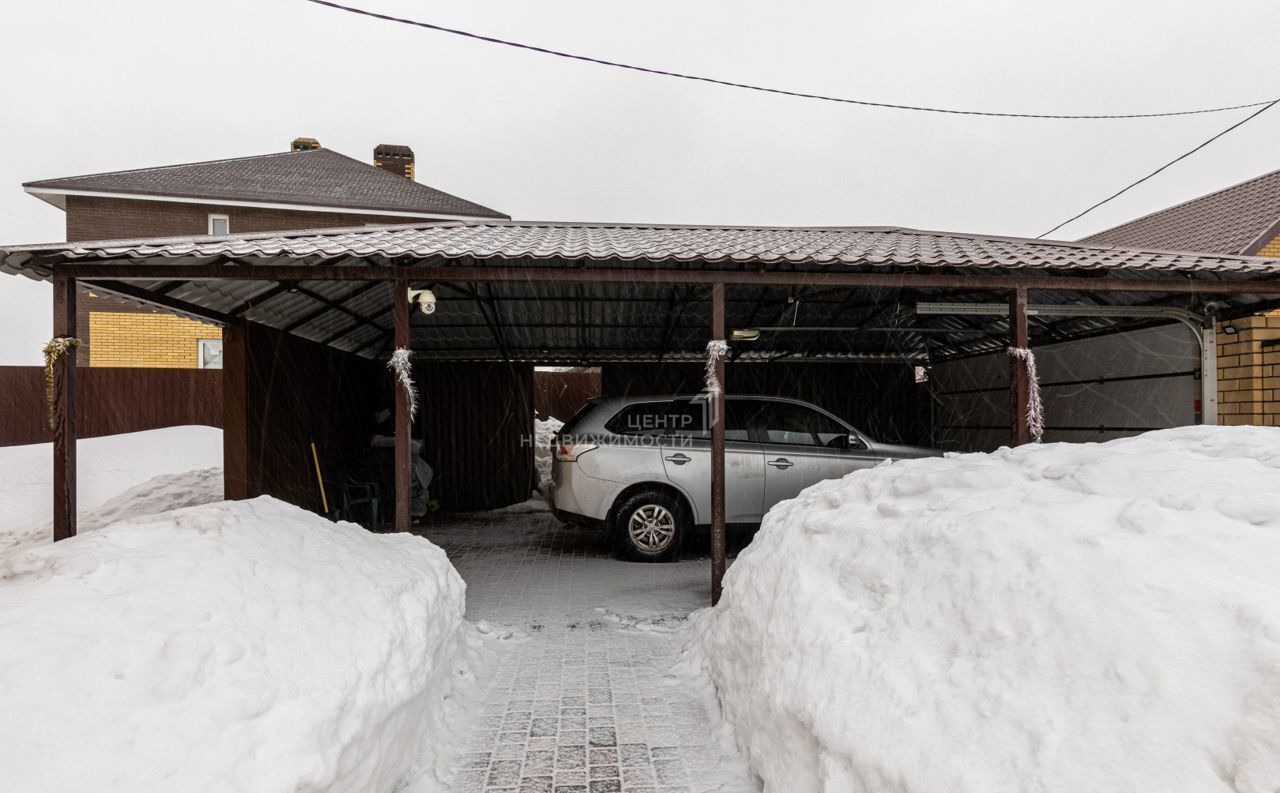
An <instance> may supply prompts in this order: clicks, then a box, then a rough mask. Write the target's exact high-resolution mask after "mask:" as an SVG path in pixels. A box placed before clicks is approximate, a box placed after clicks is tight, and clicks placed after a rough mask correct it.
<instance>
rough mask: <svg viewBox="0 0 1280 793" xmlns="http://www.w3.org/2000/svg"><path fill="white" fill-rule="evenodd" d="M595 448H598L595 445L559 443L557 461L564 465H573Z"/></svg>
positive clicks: (557, 445)
mask: <svg viewBox="0 0 1280 793" xmlns="http://www.w3.org/2000/svg"><path fill="white" fill-rule="evenodd" d="M594 448H596V445H595V444H594V443H558V444H556V459H557V460H559V461H560V462H562V463H572V462H574V461H576V460H577V459H578V458H579V457H581V456H582V455H584V454H586V453H587V452H589V451H591V450H592V449H594Z"/></svg>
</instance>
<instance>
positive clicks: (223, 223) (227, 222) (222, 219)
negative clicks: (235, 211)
mask: <svg viewBox="0 0 1280 793" xmlns="http://www.w3.org/2000/svg"><path fill="white" fill-rule="evenodd" d="M209 233H210V234H212V235H214V236H221V235H223V234H230V233H231V218H229V217H227V216H226V215H210V216H209Z"/></svg>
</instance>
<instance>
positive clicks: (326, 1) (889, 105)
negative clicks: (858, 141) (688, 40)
mask: <svg viewBox="0 0 1280 793" xmlns="http://www.w3.org/2000/svg"><path fill="white" fill-rule="evenodd" d="M306 2H308V3H314V4H316V5H320V6H326V7H328V8H334V9H337V10H339V11H347V12H349V13H352V14H360V15H361V16H366V17H372V18H374V19H381V20H384V21H386V22H398V23H400V24H402V25H413V26H415V27H419V28H426V29H427V30H434V31H437V32H440V33H449V34H452V35H454V36H462V37H464V38H468V39H473V40H475V41H483V42H487V43H489V44H500V45H502V46H504V47H514V48H516V49H521V50H528V51H529V52H538V53H542V54H543V55H554V56H556V57H557V58H568V59H570V60H575V61H581V62H584V63H594V64H596V65H597V66H611V67H613V68H615V69H629V70H630V71H633V72H642V73H644V74H654V75H658V76H660V77H676V78H679V79H681V80H695V81H697V82H702V83H711V84H712V85H721V86H725V87H728V88H742V89H745V90H748V91H760V92H762V93H767V94H778V95H781V96H790V97H796V98H798V99H817V100H820V101H823V102H839V103H841V104H846V105H861V106H863V107H879V108H886V109H890V110H910V111H913V112H917V113H945V114H948V115H954V116H989V117H993V118H1041V119H1068V120H1102V119H1106V120H1115V119H1130V118H1168V117H1170V116H1196V115H1202V114H1205V113H1224V112H1226V111H1229V110H1245V109H1247V108H1251V107H1262V106H1263V105H1266V106H1267V107H1270V106H1271V105H1273V104H1275V103H1276V102H1280V99H1274V100H1271V99H1267V100H1263V101H1260V102H1250V103H1248V104H1243V105H1228V106H1225V107H1207V108H1201V109H1198V110H1174V111H1170V112H1166V113H1110V114H1108V113H1097V114H1086V115H1076V114H1070V113H1000V112H993V111H986V110H957V109H954V108H944V107H926V106H923V105H906V104H897V103H894V102H873V101H870V100H867V99H849V98H847V97H839V96H826V95H824V94H811V93H805V92H803V91H788V90H785V89H782V88H767V87H765V86H760V85H751V84H749V83H738V82H733V81H732V80H720V79H717V78H714V77H703V76H700V75H696V74H682V73H680V72H671V71H666V70H663V69H653V68H650V67H648V66H636V65H635V64H630V63H619V62H617V61H607V60H604V59H602V58H593V57H591V56H589V55H576V54H574V53H572V52H562V51H560V50H553V49H548V48H547V47H539V46H536V45H534V44H524V43H522V42H518V41H508V40H506V39H500V38H495V37H493V36H485V35H481V34H479V33H472V32H470V31H467V30H459V29H457V28H449V27H445V26H443V25H436V24H433V23H431V22H421V21H419V20H414V19H404V18H401V17H394V16H390V15H388V14H380V13H378V12H376V11H368V10H365V9H363V8H354V7H352V6H345V5H341V4H339V3H334V2H331V1H330V0H306ZM1263 109H1264V110H1265V109H1266V108H1265V107H1264V108H1263Z"/></svg>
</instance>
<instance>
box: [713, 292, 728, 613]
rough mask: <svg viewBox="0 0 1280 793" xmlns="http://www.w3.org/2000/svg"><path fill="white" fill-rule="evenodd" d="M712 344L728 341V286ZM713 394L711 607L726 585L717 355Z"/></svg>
mask: <svg viewBox="0 0 1280 793" xmlns="http://www.w3.org/2000/svg"><path fill="white" fill-rule="evenodd" d="M711 340H712V341H724V340H725V331H724V284H722V283H715V284H712V285H711ZM713 366H714V367H715V375H716V383H717V385H718V386H719V387H718V388H716V390H715V391H714V392H712V394H711V605H713V606H714V605H715V604H716V603H719V602H720V590H721V588H722V586H723V582H724V568H725V561H724V557H725V548H724V546H725V527H724V356H723V355H721V354H719V353H716V356H715V362H714V364H713Z"/></svg>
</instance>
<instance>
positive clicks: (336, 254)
mask: <svg viewBox="0 0 1280 793" xmlns="http://www.w3.org/2000/svg"><path fill="white" fill-rule="evenodd" d="M406 267H407V268H410V271H411V273H412V275H413V278H414V280H415V284H416V285H419V286H430V287H432V288H434V289H435V290H436V291H437V294H438V297H439V300H440V303H439V306H440V308H439V311H437V312H436V313H435V314H433V315H431V316H422V315H418V314H415V316H414V320H413V322H414V342H413V344H414V349H415V352H416V353H417V354H418V355H419V356H420V357H423V358H427V359H470V360H483V359H499V358H510V359H515V360H526V361H535V362H547V363H550V362H583V363H600V362H605V361H610V360H655V359H681V358H689V359H699V360H700V359H701V358H702V356H703V354H704V345H705V340H706V327H707V320H708V310H709V309H708V307H707V305H706V301H705V296H704V295H703V294H702V290H701V289H700V288H699V284H700V283H701V282H702V281H704V280H706V279H707V278H711V277H714V278H717V279H720V280H722V281H723V282H725V283H726V285H727V289H726V292H727V294H726V310H727V314H728V317H727V320H728V324H729V326H730V327H738V328H760V329H762V333H761V336H760V338H759V340H757V341H754V342H743V343H740V344H738V345H736V349H735V355H737V356H738V357H739V358H740V359H751V358H764V359H775V358H779V357H785V358H797V359H809V358H846V359H847V358H871V359H897V360H917V361H919V360H940V359H945V358H949V357H956V356H960V355H967V354H974V353H979V352H985V351H990V350H997V349H1001V348H1003V347H1004V346H1005V345H1006V343H1007V341H1006V339H1005V335H1006V330H1005V329H1006V327H1007V325H1006V321H1005V320H1004V319H1003V318H998V317H995V318H993V317H986V318H984V317H960V316H956V317H952V316H928V317H924V316H916V315H915V314H914V312H913V311H912V307H913V306H914V304H915V303H916V302H917V301H932V302H937V301H956V302H975V301H981V300H985V299H989V298H990V294H991V291H992V290H993V289H1000V288H1002V286H1003V285H1004V284H1007V285H1008V288H1013V287H1015V286H1019V285H1027V286H1029V287H1030V288H1031V290H1032V291H1033V293H1034V294H1035V301H1036V302H1038V303H1072V302H1080V301H1084V302H1085V303H1086V304H1087V305H1092V306H1096V305H1169V306H1175V307H1178V308H1183V309H1191V310H1193V311H1196V312H1197V313H1201V312H1203V311H1204V310H1205V306H1206V305H1208V304H1212V305H1215V306H1216V307H1218V308H1220V309H1223V310H1227V311H1230V310H1236V311H1247V310H1249V309H1250V308H1251V307H1253V306H1262V305H1270V303H1265V304H1264V303H1259V302H1258V301H1259V295H1264V294H1271V295H1274V294H1280V280H1277V275H1280V260H1275V259H1261V258H1255V257H1247V256H1227V255H1215V254H1200V253H1187V252H1176V251H1152V250H1141V249H1131V248H1117V247H1110V246H1101V245H1090V244H1084V243H1073V242H1060V241H1048V240H1034V239H1024V238H1016V237H1004V236H994V235H974V234H956V233H949V232H934V231H919V230H912V229H903V228H893V227H835V228H831V227H822V228H761V227H708V226H658V225H627V224H589V223H528V222H514V221H512V222H503V221H464V222H447V223H434V224H415V225H396V226H377V227H360V228H351V229H330V230H313V231H299V232H288V233H262V234H245V235H235V236H228V237H178V238H164V239H149V240H109V241H102V242H72V243H54V244H47V245H32V246H19V247H10V248H4V249H0V271H4V272H10V273H21V274H24V275H28V276H31V277H36V278H48V277H50V276H51V275H52V274H53V272H54V270H55V269H57V270H59V271H60V272H65V273H69V274H77V277H80V278H82V279H83V281H84V282H85V283H86V284H90V285H92V288H94V289H96V290H100V291H104V292H114V293H116V294H120V295H123V296H125V297H129V298H132V299H136V300H139V301H145V302H148V303H152V304H155V305H160V306H162V307H165V308H168V309H170V310H173V311H176V312H177V313H182V314H187V315H190V316H196V317H200V318H203V319H207V320H213V321H220V322H225V321H232V320H234V319H236V318H244V319H248V320H251V321H255V322H260V323H263V324H266V325H269V326H272V327H276V328H280V329H284V330H287V331H289V332H291V333H295V334H297V335H299V336H302V337H304V338H308V339H311V340H314V341H317V342H321V343H324V344H328V345H332V346H334V347H336V348H338V349H342V350H346V351H349V352H353V353H358V354H361V355H366V356H376V355H378V354H380V353H383V352H386V351H388V350H389V348H390V337H391V325H392V322H391V303H392V300H391V286H390V283H389V282H388V281H385V280H367V279H369V278H380V277H381V278H390V277H391V276H392V275H393V274H394V273H395V272H396V271H398V270H400V269H401V268H406ZM377 268H385V275H382V276H379V275H378V272H379V271H378V270H377ZM498 269H504V270H507V271H508V272H510V273H515V275H512V277H510V278H500V277H497V273H496V271H497V270H498ZM357 270H358V271H359V273H360V275H359V276H358V277H357V276H356V274H355V273H356V272H357ZM491 271H493V272H491ZM85 273H89V275H87V276H86V275H85ZM152 273H154V274H155V276H156V277H155V278H149V277H148V276H149V275H150V274H152ZM596 273H599V274H600V278H599V279H595V278H594V277H593V276H594V274H596ZM835 275H847V276H851V277H852V276H857V279H861V280H857V279H855V280H848V282H843V281H842V282H839V283H836V282H833V281H831V278H832V276H835ZM455 276H456V278H455ZM562 276H563V277H562ZM117 279H119V280H117ZM824 279H825V280H824ZM570 280H572V282H570ZM917 283H918V284H920V286H919V287H916V286H913V284H917ZM1117 289H1120V290H1121V291H1117ZM1143 324H1151V320H1150V319H1141V318H1112V317H1081V318H1070V319H1061V318H1057V319H1053V320H1049V319H1039V318H1033V328H1032V333H1033V337H1035V341H1036V342H1037V343H1044V342H1046V341H1061V340H1066V339H1070V338H1077V337H1081V336H1085V335H1092V334H1096V333H1100V332H1107V331H1110V330H1117V329H1122V328H1126V327H1135V326H1139V325H1143Z"/></svg>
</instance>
